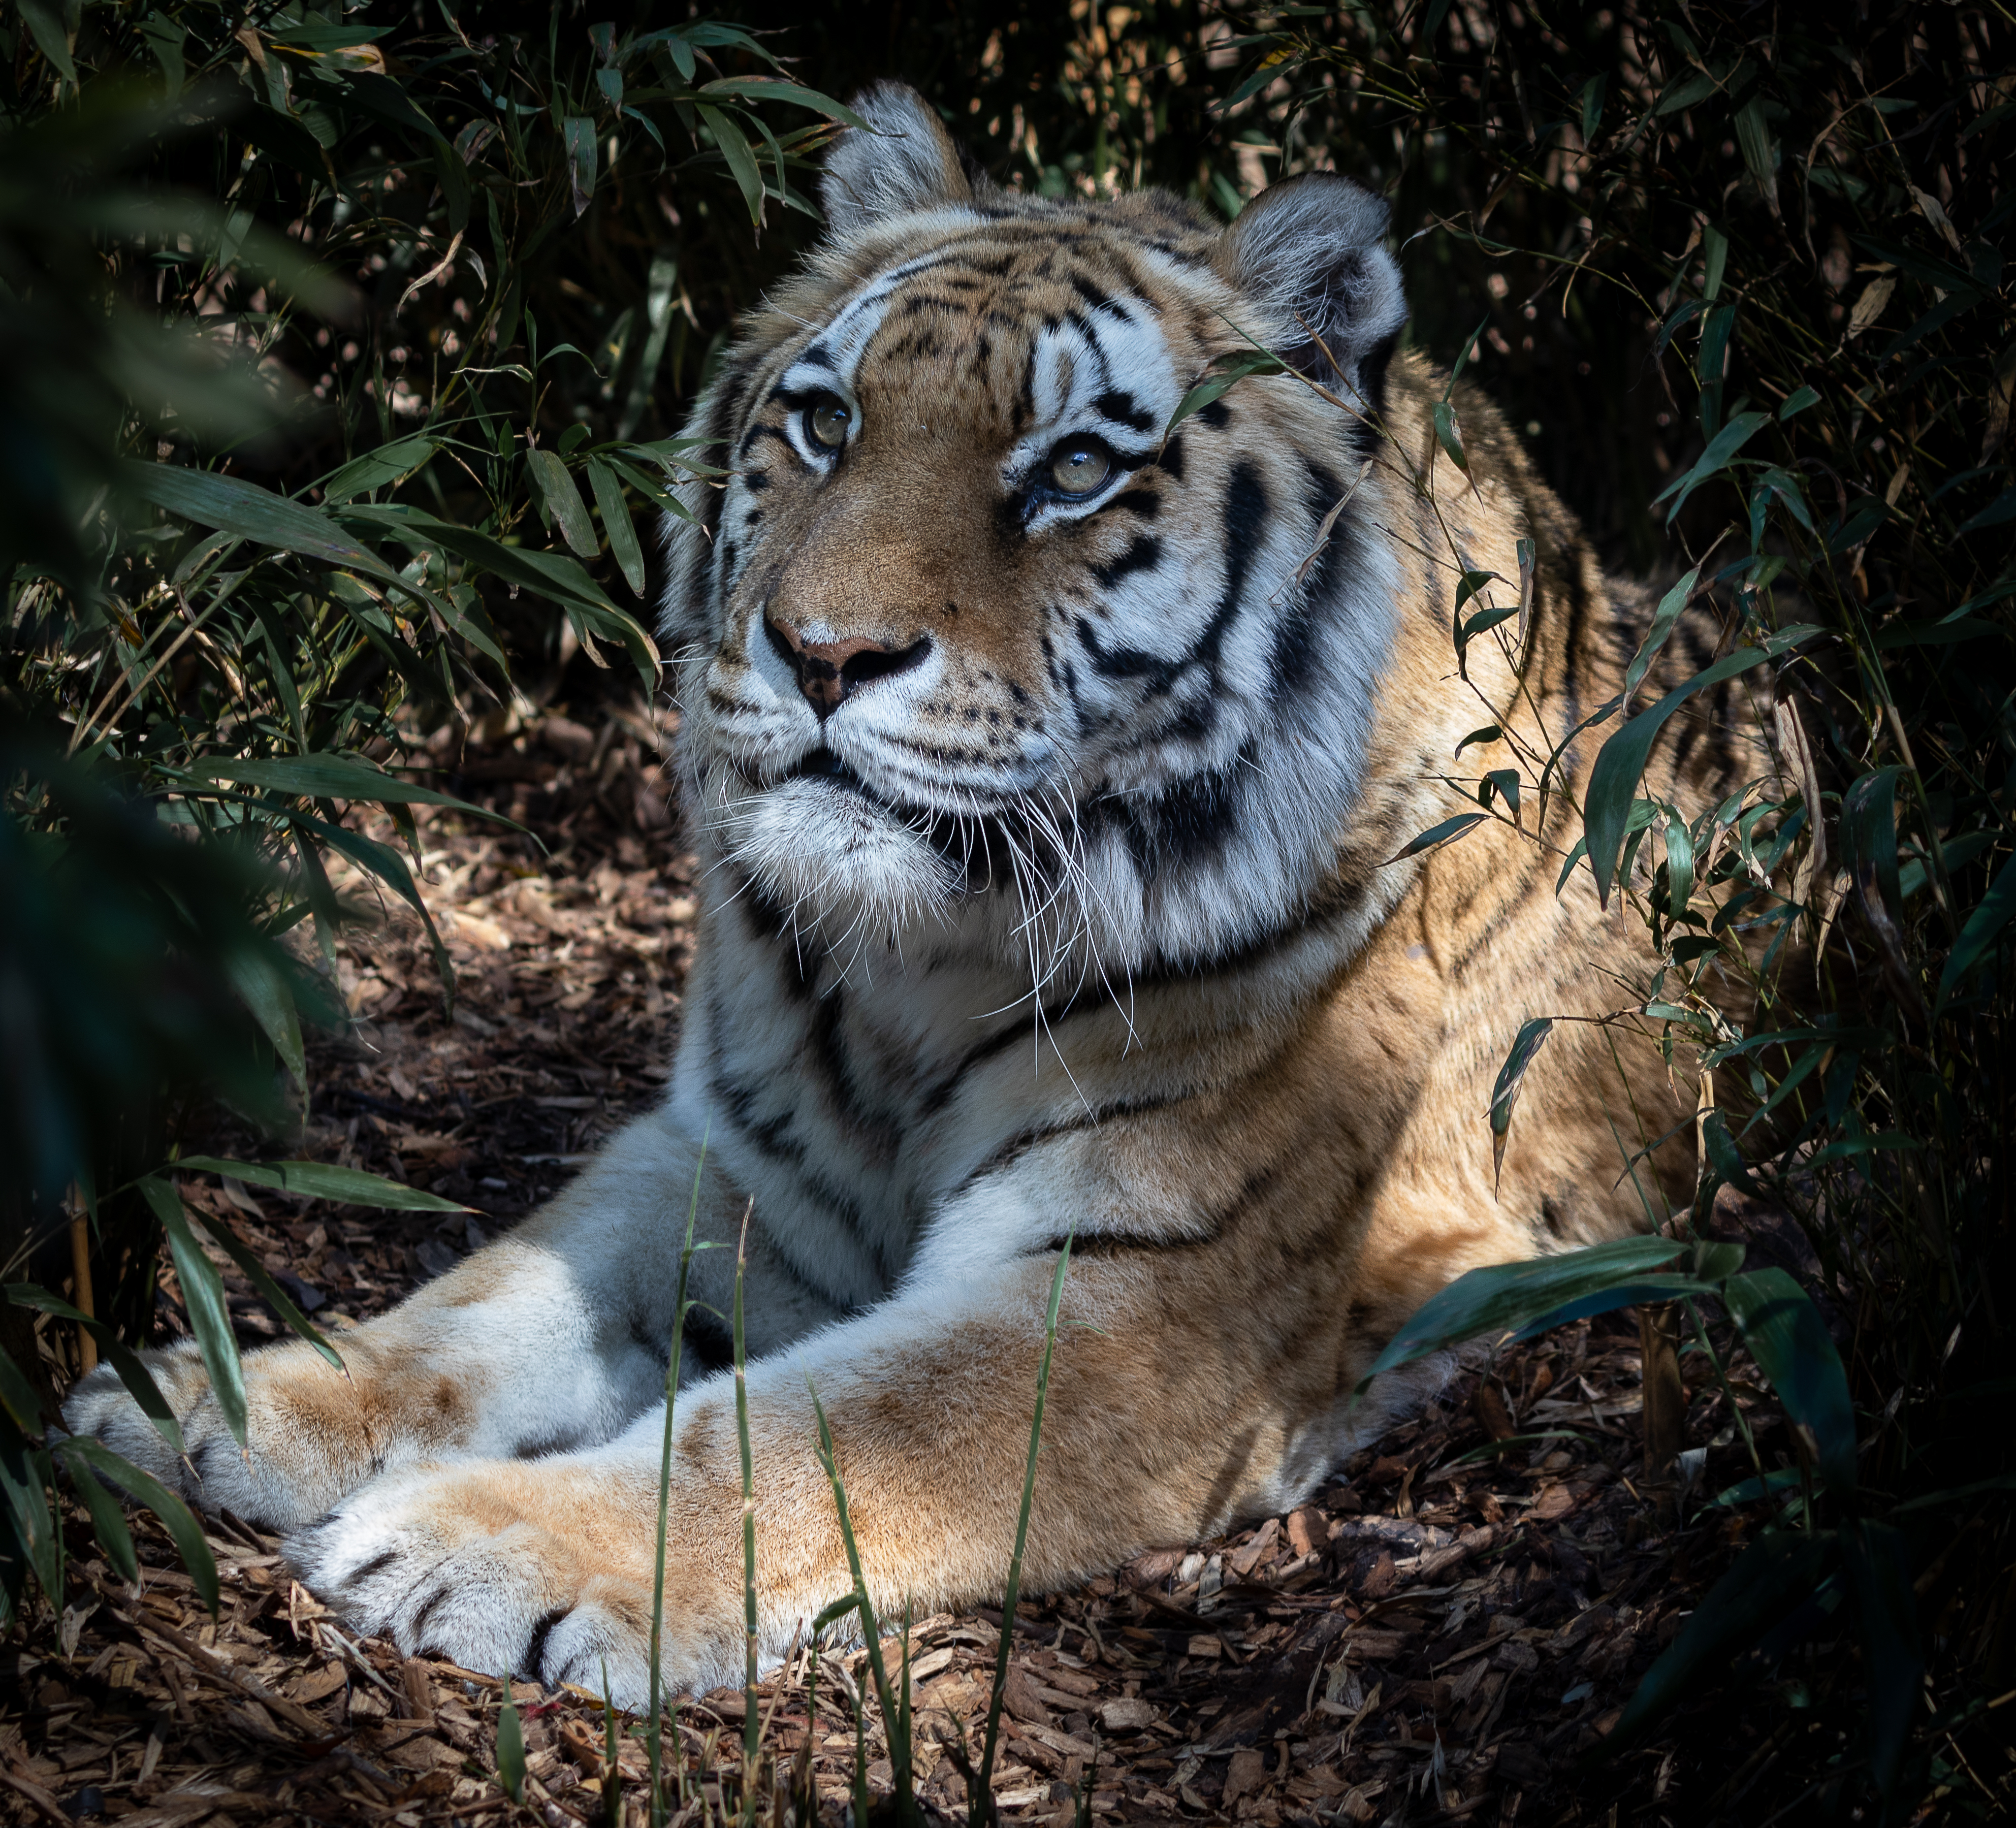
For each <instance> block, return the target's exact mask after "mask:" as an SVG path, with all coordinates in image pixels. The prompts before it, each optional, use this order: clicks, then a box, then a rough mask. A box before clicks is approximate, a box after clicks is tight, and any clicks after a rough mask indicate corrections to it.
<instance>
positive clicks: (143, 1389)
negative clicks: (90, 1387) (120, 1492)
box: [5, 1282, 187, 1459]
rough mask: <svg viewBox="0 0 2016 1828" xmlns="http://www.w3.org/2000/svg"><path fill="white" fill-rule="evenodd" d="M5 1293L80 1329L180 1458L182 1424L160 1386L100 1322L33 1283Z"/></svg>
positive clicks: (16, 1285)
mask: <svg viewBox="0 0 2016 1828" xmlns="http://www.w3.org/2000/svg"><path fill="white" fill-rule="evenodd" d="M5 1293H6V1297H7V1299H8V1300H9V1301H10V1302H12V1303H13V1305H14V1306H16V1307H17V1308H39V1309H40V1310H41V1312H43V1313H45V1314H51V1315H55V1317H56V1319H59V1320H67V1321H69V1322H70V1323H71V1324H72V1325H73V1326H81V1327H83V1328H84V1329H85V1331H86V1332H88V1333H89V1334H90V1335H91V1337H92V1339H93V1340H95V1341H96V1342H97V1346H98V1351H99V1356H100V1357H101V1358H103V1359H104V1360H105V1361H106V1362H107V1363H108V1364H110V1366H111V1367H112V1369H113V1373H115V1374H116V1375H117V1377H118V1379H119V1381H120V1382H121V1384H124V1385H125V1387H126V1394H128V1396H130V1397H131V1398H132V1399H133V1401H134V1402H135V1403H136V1404H138V1405H139V1408H140V1410H141V1412H142V1414H144V1415H145V1416H146V1418H147V1420H149V1421H150V1422H152V1423H153V1425H154V1431H155V1433H156V1434H159V1435H160V1438H161V1439H162V1440H163V1441H165V1442H167V1448H168V1451H169V1452H171V1453H172V1454H173V1455H175V1457H176V1458H177V1459H180V1458H181V1457H182V1455H183V1453H185V1452H186V1451H187V1449H186V1448H185V1446H184V1445H183V1442H182V1424H181V1423H178V1421H176V1420H175V1411H174V1410H173V1409H171V1408H170V1407H169V1406H168V1399H167V1398H166V1397H164V1396H163V1395H162V1394H161V1387H160V1385H159V1384H157V1383H155V1381H154V1378H153V1373H152V1372H150V1371H149V1370H148V1369H147V1367H146V1364H145V1363H144V1362H142V1359H141V1358H140V1356H139V1354H138V1353H136V1352H135V1351H134V1350H133V1348H131V1346H129V1345H128V1344H126V1343H125V1342H124V1340H121V1338H120V1337H119V1336H118V1334H117V1333H114V1332H113V1330H112V1329H111V1328H110V1327H109V1326H106V1324H105V1322H103V1321H102V1320H96V1319H91V1318H89V1317H88V1316H87V1315H83V1314H80V1313H79V1312H77V1309H76V1308H73V1307H72V1306H71V1305H70V1303H69V1302H67V1301H63V1300H61V1299H60V1298H59V1297H56V1296H55V1295H52V1294H50V1293H49V1291H48V1290H46V1289H41V1288H38V1287H37V1286H35V1285H34V1283H18V1282H17V1283H9V1284H8V1285H7V1288H6V1290H5Z"/></svg>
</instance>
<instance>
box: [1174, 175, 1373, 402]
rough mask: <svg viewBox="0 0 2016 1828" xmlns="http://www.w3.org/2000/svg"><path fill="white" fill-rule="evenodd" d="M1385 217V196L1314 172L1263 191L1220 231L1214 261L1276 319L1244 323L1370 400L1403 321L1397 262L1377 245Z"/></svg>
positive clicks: (1320, 375)
mask: <svg viewBox="0 0 2016 1828" xmlns="http://www.w3.org/2000/svg"><path fill="white" fill-rule="evenodd" d="M1390 215H1391V211H1389V210H1388V208H1387V207H1386V201H1385V199H1384V198H1383V197H1378V196H1373V194H1372V193H1371V192H1370V191H1369V190H1366V189H1364V188H1363V186H1361V185H1355V184H1353V183H1352V182H1351V180H1350V179H1349V178H1339V177H1337V176H1335V175H1333V174H1331V173H1329V172H1321V171H1317V172H1311V173H1309V174H1308V175H1306V176H1304V177H1301V178H1289V179H1287V181H1286V182H1283V183H1280V184H1276V185H1269V187H1268V189H1265V190H1263V191H1262V192H1261V193H1260V194H1259V195H1258V196H1256V197H1255V199H1254V200H1252V202H1251V203H1248V204H1247V206H1246V207H1245V208H1244V209H1243V210H1242V211H1240V213H1239V216H1238V218H1237V221H1234V222H1233V225H1232V226H1231V227H1230V228H1229V229H1226V232H1225V233H1224V234H1223V235H1222V236H1220V237H1219V244H1218V248H1217V251H1216V253H1215V256H1214V261H1213V264H1215V265H1216V267H1217V268H1218V269H1219V272H1222V274H1223V275H1225V277H1226V279H1229V280H1230V281H1231V282H1232V283H1233V285H1235V286H1237V287H1238V288H1239V290H1240V291H1241V292H1243V293H1245V295H1246V296H1247V297H1248V298H1250V299H1251V300H1253V302H1254V303H1255V304H1257V305H1259V306H1260V307H1261V308H1262V309H1264V310H1265V311H1268V312H1269V315H1271V316H1272V317H1273V319H1274V322H1273V324H1272V325H1270V326H1266V327H1265V329H1262V326H1258V325H1255V326H1251V328H1252V329H1254V330H1255V332H1256V333H1258V334H1261V335H1262V336H1266V337H1267V338H1268V341H1269V347H1271V348H1273V350H1274V351H1275V352H1276V354H1278V355H1280V358H1281V359H1282V360H1283V361H1284V362H1287V363H1288V364H1289V365H1290V366H1291V367H1293V368H1295V369H1299V370H1300V371H1301V372H1302V373H1304V374H1305V375H1309V376H1311V377H1312V379H1315V380H1321V381H1325V382H1327V383H1330V384H1333V385H1334V384H1335V383H1337V382H1340V381H1341V382H1342V383H1344V386H1345V388H1346V389H1348V390H1349V391H1350V392H1351V393H1353V394H1356V395H1358V397H1359V398H1360V399H1362V400H1364V401H1366V402H1367V403H1368V404H1370V405H1377V401H1378V397H1379V383H1380V378H1381V376H1382V375H1384V372H1385V369H1386V362H1387V359H1388V357H1390V356H1391V354H1392V353H1393V345H1394V343H1395V340H1396V339H1397V338H1398V337H1399V333H1400V327H1401V326H1402V325H1403V324H1404V323H1406V321H1407V300H1406V296H1405V295H1404V293H1402V290H1401V286H1400V268H1399V265H1398V264H1397V263H1396V262H1395V261H1394V258H1393V257H1392V256H1391V254H1388V252H1387V251H1386V249H1385V246H1384V236H1385V233H1386V225H1387V221H1388V218H1389V216H1390ZM1325 349H1327V350H1328V351H1330V358H1328V359H1327V358H1325V356H1324V354H1323V351H1324V350H1325Z"/></svg>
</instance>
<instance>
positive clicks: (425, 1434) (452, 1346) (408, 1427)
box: [63, 1114, 735, 1529]
mask: <svg viewBox="0 0 2016 1828" xmlns="http://www.w3.org/2000/svg"><path fill="white" fill-rule="evenodd" d="M694 1153H695V1152H694V1150H693V1149H692V1147H691V1146H689V1145H688V1144H687V1143H686V1142H685V1141H684V1140H683V1139H682V1137H681V1136H680V1135H678V1134H677V1133H676V1132H675V1131H674V1130H673V1129H672V1128H671V1125H670V1122H669V1121H668V1118H667V1117H665V1116H664V1114H653V1115H652V1116H650V1117H646V1118H643V1119H641V1120H639V1121H638V1122H636V1123H635V1124H633V1125H631V1126H630V1127H629V1128H628V1129H627V1130H626V1131H625V1132H623V1133H622V1134H621V1135H619V1136H617V1138H616V1139H614V1141H613V1142H611V1143H610V1145H609V1146H608V1147H607V1149H606V1150H604V1151H603V1154H602V1155H601V1156H600V1157H599V1158H598V1159H597V1160H596V1163H595V1164H593V1165H592V1167H591V1168H589V1169H588V1170H587V1171H586V1172H585V1173H584V1174H583V1175H582V1176H581V1178H580V1179H579V1180H578V1181H577V1182H575V1183H574V1185H573V1186H571V1187H570V1188H569V1189H567V1192H566V1193H564V1194H563V1195H562V1196H560V1198H559V1199H558V1200H555V1201H554V1202H553V1204H550V1205H549V1206H548V1207H545V1208H544V1209H542V1211H540V1212H538V1213H537V1214H535V1215H533V1216H532V1217H531V1218H528V1219H527V1220H526V1221H525V1222H524V1223H523V1224H521V1225H519V1226H518V1227H517V1228H516V1229H514V1230H513V1231H511V1232H509V1233H508V1234H506V1236H504V1237H502V1238H501V1239H499V1240H497V1241H495V1243H491V1244H489V1245H488V1246H486V1247H484V1249H482V1250H479V1251H478V1252H477V1253H476V1254H474V1255H473V1256H472V1257H470V1258H468V1259H466V1261H463V1262H462V1263H460V1264H459V1265H456V1266H455V1268H453V1269H452V1270H450V1271H449V1272H448V1273H447V1274H446V1275H444V1276H441V1277H439V1278H437V1279H436V1280H434V1281H433V1282H431V1283H428V1284H427V1286H425V1287H423V1288H422V1289H420V1290H417V1291H416V1293H415V1294H412V1296H410V1297H409V1298H408V1299H407V1300H406V1301H403V1302H401V1304H399V1305H398V1307H397V1308H394V1309H392V1310H391V1312H389V1313H387V1314H385V1315H381V1316H380V1317H379V1318H378V1319H374V1320H371V1321H369V1322H366V1323H365V1324H364V1325H363V1326H360V1327H358V1328H356V1329H355V1330H352V1331H347V1332H344V1333H336V1334H334V1335H333V1336H332V1340H333V1344H335V1345H336V1347H337V1350H338V1351H339V1352H340V1354H341V1355H342V1358H343V1361H344V1364H343V1369H341V1370H337V1369H335V1368H334V1367H333V1366H330V1365H329V1362H328V1361H327V1360H326V1359H325V1358H323V1357H322V1355H320V1354H319V1352H318V1351H315V1348H313V1347H312V1346H311V1345H309V1344H307V1343H306V1342H305V1341H303V1340H288V1341H286V1342H285V1343H283V1344H275V1345H273V1346H269V1347H267V1348H263V1349H261V1351H257V1352H254V1353H251V1354H250V1355H247V1358H245V1360H244V1362H243V1373H244V1381H245V1391H246V1402H247V1439H246V1445H245V1447H244V1448H243V1449H242V1450H241V1449H240V1448H239V1445H238V1444H237V1442H236V1440H234V1439H233V1438H232V1435H231V1433H230V1431H229V1428H228V1427H226V1425H225V1419H224V1415H223V1412H222V1411H221V1409H220V1408H219V1406H218V1402H217V1400H216V1398H215V1394H214V1391H213V1390H212V1388H211V1380H210V1376H209V1373H207V1370H206V1369H204V1366H203V1361H202V1359H201V1358H200V1356H199V1355H198V1353H197V1351H196V1344H195V1342H194V1341H193V1340H183V1341H181V1342H179V1343H178V1344H176V1345H175V1346H173V1347H171V1348H167V1350H165V1351H159V1352H149V1353H147V1354H146V1355H145V1356H146V1358H147V1359H148V1360H149V1362H150V1366H151V1369H153V1374H154V1377H155V1380H156V1381H157V1383H158V1384H160V1387H161V1388H162V1391H163V1392H164V1394H165V1395H166V1396H167V1399H168V1402H169V1404H170V1405H171V1407H172V1408H173V1409H174V1410H175V1415H176V1417H177V1419H178V1422H179V1423H180V1424H181V1427H182V1434H183V1438H184V1441H185V1446H186V1448H187V1455H186V1457H185V1459H177V1458H176V1457H175V1456H174V1455H173V1454H172V1453H171V1452H170V1450H169V1448H168V1447H167V1444H166V1443H165V1442H164V1441H163V1439H162V1438H161V1436H160V1433H159V1432H158V1431H157V1430H156V1428H155V1427H154V1426H153V1423H150V1422H149V1420H147V1419H146V1416H144V1415H143V1414H142V1412H141V1410H140V1409H139V1407H138V1405H135V1403H134V1402H133V1401H132V1399H131V1397H129V1396H128V1394H127V1393H126V1391H125V1390H124V1387H123V1386H122V1385H121V1384H120V1382H119V1381H118V1380H117V1376H116V1375H115V1374H114V1373H113V1371H112V1370H111V1369H110V1367H109V1366H101V1367H100V1368H99V1369H98V1370H96V1371H95V1372H93V1373H92V1374H91V1375H90V1376H88V1377H86V1378H85V1379H84V1380H81V1382H80V1383H79V1384H78V1385H77V1388H76V1390H75V1391H74V1392H73V1393H72V1394H71V1396H70V1400H69V1402H67V1404H66V1405H65V1406H64V1412H63V1415H64V1421H65V1423H66V1425H67V1427H69V1429H70V1430H71V1431H72V1432H73V1433H74V1434H87V1435H95V1436H96V1437H97V1438H99V1440H100V1441H103V1442H104V1443H105V1444H106V1445H107V1446H109V1447H110V1448H112V1449H113V1451H114V1452H117V1453H120V1454H121V1455H123V1456H125V1458H127V1459H129V1460H131V1461H132V1462H133V1463H135V1465H137V1466H140V1467H141V1468H142V1470H146V1471H148V1472H150V1473H152V1474H154V1475H155V1476H156V1477H157V1478H160V1479H161V1480H162V1481H164V1482H165V1483H167V1484H168V1485H169V1486H170V1487H171V1489H176V1490H178V1491H179V1492H181V1493H182V1495H184V1496H185V1497H186V1498H188V1499H190V1500H191V1501H193V1502H196V1503H200V1504H201V1505H203V1506H206V1507H207V1508H210V1509H216V1508H218V1507H219V1506H228V1507H229V1509H231V1510H233V1511H236V1513H238V1514H239V1516H241V1517H245V1518H247V1520H250V1521H252V1522H254V1523H257V1524H265V1525H266V1526H268V1527H270V1528H279V1529H292V1528H297V1527H298V1526H299V1525H301V1524H304V1523H305V1522H307V1521H308V1520H309V1519H310V1518H312V1517H319V1516H321V1515H322V1513H324V1512H326V1511H327V1510H329V1508H330V1507H331V1506H333V1505H335V1504H336V1503H337V1502H338V1501H339V1500H340V1499H342V1498H343V1497H344V1495H346V1494H347V1493H349V1492H354V1491H355V1490H356V1489H357V1488H358V1487H359V1486H360V1485H362V1484H365V1482H367V1481H369V1480H371V1479H373V1478H374V1477H378V1476H379V1475H380V1474H384V1473H386V1472H387V1471H390V1470H394V1469H396V1468H399V1467H401V1466H410V1465H412V1464H413V1463H416V1462H419V1461H423V1460H427V1459H441V1458H448V1457H454V1456H467V1455H481V1456H485V1457H487V1458H493V1459H506V1460H508V1459H512V1458H513V1457H514V1456H527V1455H539V1454H545V1453H551V1452H556V1451H558V1450H560V1449H562V1448H568V1447H573V1446H577V1445H582V1444H585V1443H589V1442H594V1441H606V1440H607V1439H609V1438H611V1437H612V1436H614V1435H617V1434H620V1433H621V1430H623V1428H624V1427H625V1426H626V1425H627V1424H628V1422H629V1421H630V1420H631V1419H632V1417H633V1416H635V1415H636V1414H637V1413H638V1412H639V1411H640V1410H642V1409H646V1407H648V1406H649V1405H650V1404H651V1403H652V1402H653V1401H654V1400H657V1399H659V1398H661V1397H662V1394H663V1391H664V1355H665V1342H666V1340H667V1339H668V1337H669V1334H670V1332H671V1309H672V1305H673V1301H674V1296H673V1290H674V1287H675V1283H676V1279H677V1275H678V1258H679V1247H680V1244H681V1243H682V1240H683V1237H684V1233H685V1223H686V1214H687V1209H688V1204H689V1197H690V1194H691V1189H692V1185H693V1174H694ZM703 1197H704V1204H705V1208H706V1210H705V1211H704V1214H703V1219H702V1222H703V1224H706V1223H707V1222H708V1221H709V1220H710V1219H711V1218H712V1217H713V1216H714V1215H715V1214H718V1213H719V1212H722V1211H725V1210H727V1209H728V1208H729V1207H732V1206H733V1204H735V1201H734V1195H733V1189H730V1188H728V1187H726V1186H723V1185H722V1184H721V1183H720V1182H718V1181H717V1180H710V1182H709V1184H708V1186H707V1187H706V1188H705V1189H704V1190H703Z"/></svg>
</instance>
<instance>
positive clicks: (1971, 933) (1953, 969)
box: [1939, 857, 2016, 1003]
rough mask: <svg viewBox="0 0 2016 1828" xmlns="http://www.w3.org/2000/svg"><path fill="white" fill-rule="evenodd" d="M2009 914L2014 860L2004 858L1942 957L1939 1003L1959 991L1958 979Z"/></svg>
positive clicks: (2014, 890) (2014, 902) (2015, 903)
mask: <svg viewBox="0 0 2016 1828" xmlns="http://www.w3.org/2000/svg"><path fill="white" fill-rule="evenodd" d="M2011 914H2016V857H2011V858H2008V859H2007V861H2006V862H2004V863H2003V865H2002V867H2001V869H1999V870H1997V871H1996V874H1995V880H1994V882H1993V884H1992V885H1991V886H1990V887H1989V891H1988V893H1987V894H1985V895H1983V896H1982V898H1981V900H1980V901H1979V902H1978V904H1977V905H1976V906H1975V910H1974V912H1972V913H1971V914H1970V915H1968V916H1967V924H1966V926H1964V927H1962V928H1961V929H1960V937H1959V938H1958V939H1957V940H1955V941H1953V950H1952V951H1951V952H1949V953H1947V954H1946V969H1945V970H1942V972H1940V973H1939V1002H1941V1003H1944V1002H1945V1001H1946V999H1947V998H1948V997H1949V996H1950V995H1952V994H1953V991H1955V990H1957V988H1959V987H1960V980H1961V979H1962V978H1964V977H1966V976H1967V973H1968V972H1970V971H1971V970H1973V969H1974V967H1975V965H1976V964H1978V963H1979V962H1980V959H1981V956H1982V954H1983V953H1984V952H1986V951H1987V950H1988V948H1989V947H1990V946H1991V945H1993V944H1994V943H1995V941H1996V938H1997V937H1999V936H2000V934H2001V931H2002V929H2003V927H2005V926H2007V924H2008V922H2009V916H2011Z"/></svg>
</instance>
